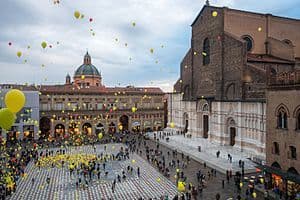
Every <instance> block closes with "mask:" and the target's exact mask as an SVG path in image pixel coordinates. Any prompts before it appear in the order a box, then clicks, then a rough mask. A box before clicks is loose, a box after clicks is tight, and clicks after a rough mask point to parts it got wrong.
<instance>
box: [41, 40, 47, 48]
mask: <svg viewBox="0 0 300 200" xmlns="http://www.w3.org/2000/svg"><path fill="white" fill-rule="evenodd" d="M41 46H42V47H43V49H45V48H46V47H47V42H45V41H44V42H42V43H41Z"/></svg>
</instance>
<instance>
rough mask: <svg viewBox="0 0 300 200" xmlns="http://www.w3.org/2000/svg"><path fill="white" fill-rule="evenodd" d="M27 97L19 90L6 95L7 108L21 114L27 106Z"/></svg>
mask: <svg viewBox="0 0 300 200" xmlns="http://www.w3.org/2000/svg"><path fill="white" fill-rule="evenodd" d="M25 102H26V97H25V95H24V93H23V92H22V91H20V90H17V89H12V90H10V91H9V92H7V93H6V95H5V104H6V107H7V108H8V109H9V110H10V111H11V112H13V113H17V112H19V111H20V110H21V109H22V108H23V106H24V105H25Z"/></svg>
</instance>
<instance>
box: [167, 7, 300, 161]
mask: <svg viewBox="0 0 300 200" xmlns="http://www.w3.org/2000/svg"><path fill="white" fill-rule="evenodd" d="M191 27H192V37H191V45H190V49H189V50H188V52H187V53H186V55H185V56H184V58H183V60H182V62H181V64H180V77H179V79H178V81H177V82H176V83H175V85H174V93H172V94H170V95H169V114H170V116H169V125H170V123H171V122H173V123H174V124H175V127H174V128H175V129H180V130H182V131H185V132H187V133H188V134H191V135H193V136H196V137H203V138H207V139H208V140H210V141H212V142H217V143H219V144H220V145H231V146H233V147H234V148H238V149H239V150H241V151H245V152H249V156H252V157H259V158H260V159H265V143H266V97H265V89H266V71H267V68H270V70H271V71H272V72H273V73H280V72H283V71H290V70H292V69H294V68H297V67H299V57H300V37H299V32H300V20H296V19H289V18H285V17H277V16H273V15H271V14H259V13H252V12H246V11H240V10H235V9H230V8H227V7H214V6H209V5H205V6H204V7H203V8H202V10H201V11H200V13H199V14H198V16H197V17H196V19H195V20H194V22H193V23H192V25H191ZM254 155H255V156H254Z"/></svg>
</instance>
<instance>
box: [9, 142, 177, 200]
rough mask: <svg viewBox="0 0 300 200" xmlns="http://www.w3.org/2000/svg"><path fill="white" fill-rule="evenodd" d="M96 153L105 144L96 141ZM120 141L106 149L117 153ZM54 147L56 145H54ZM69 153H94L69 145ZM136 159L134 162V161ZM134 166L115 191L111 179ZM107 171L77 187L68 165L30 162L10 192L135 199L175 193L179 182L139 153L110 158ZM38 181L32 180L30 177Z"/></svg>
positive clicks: (78, 199) (64, 198) (61, 198)
mask: <svg viewBox="0 0 300 200" xmlns="http://www.w3.org/2000/svg"><path fill="white" fill-rule="evenodd" d="M96 147H97V148H96V153H97V154H100V153H101V152H104V145H96ZM120 147H121V144H108V145H107V149H106V153H117V150H118V149H119V148H120ZM54 150H55V149H54ZM67 153H68V154H74V153H88V154H94V153H95V152H94V149H93V147H92V146H82V147H80V148H79V149H78V148H77V149H75V147H69V148H68V150H67ZM132 159H134V160H135V163H133V162H132ZM128 165H131V166H132V167H133V168H134V173H133V175H131V176H130V177H128V178H127V179H126V180H125V181H122V182H121V183H118V182H117V184H116V189H115V193H112V190H111V185H112V180H113V179H115V178H116V175H117V174H121V170H122V169H124V170H126V168H127V166H128ZM138 166H139V167H140V171H141V176H140V178H139V177H138V176H137V174H136V169H137V167H138ZM106 171H109V174H108V176H107V177H104V173H102V174H101V178H100V180H98V179H97V178H95V179H96V180H93V181H92V182H91V183H89V185H88V186H85V187H84V188H83V187H81V188H79V189H77V188H76V184H75V178H74V177H73V178H72V177H71V176H70V174H69V171H68V169H66V168H63V169H61V168H57V167H54V168H48V169H47V168H41V169H40V170H39V169H38V168H37V167H36V166H35V165H34V164H33V163H32V162H31V163H30V164H29V165H28V166H27V168H26V170H25V172H26V173H27V174H28V176H26V177H24V178H21V179H20V181H19V182H18V184H17V190H16V192H15V193H14V194H13V195H12V196H11V198H10V199H13V200H21V199H26V200H39V199H40V200H52V199H53V200H56V199H57V200H68V199H72V200H85V199H87V200H94V199H109V198H111V199H120V200H127V199H128V200H132V199H138V198H139V197H143V198H145V199H149V198H154V197H156V198H159V197H160V196H161V195H169V197H173V196H174V195H175V194H176V193H177V190H176V186H175V185H174V184H173V183H172V182H171V181H170V180H168V179H167V178H165V177H164V176H163V175H161V174H160V173H159V172H158V171H157V170H156V169H155V168H153V167H152V166H151V165H149V164H148V163H147V161H145V160H144V159H142V158H141V157H140V156H138V155H136V154H131V158H130V159H129V160H125V161H110V162H109V163H108V164H107V165H106ZM47 176H49V177H50V184H49V185H48V184H47V183H46V179H47ZM33 177H34V179H35V181H34V184H32V182H31V180H32V178H33Z"/></svg>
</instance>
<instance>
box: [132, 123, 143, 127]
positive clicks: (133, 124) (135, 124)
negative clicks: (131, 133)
mask: <svg viewBox="0 0 300 200" xmlns="http://www.w3.org/2000/svg"><path fill="white" fill-rule="evenodd" d="M140 125H141V123H140V122H133V123H132V126H140Z"/></svg>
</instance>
